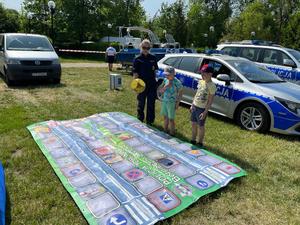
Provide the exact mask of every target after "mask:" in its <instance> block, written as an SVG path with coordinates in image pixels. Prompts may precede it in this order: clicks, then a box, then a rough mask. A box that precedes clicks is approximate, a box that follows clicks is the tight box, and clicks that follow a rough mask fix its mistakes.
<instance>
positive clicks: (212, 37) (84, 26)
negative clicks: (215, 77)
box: [0, 0, 300, 48]
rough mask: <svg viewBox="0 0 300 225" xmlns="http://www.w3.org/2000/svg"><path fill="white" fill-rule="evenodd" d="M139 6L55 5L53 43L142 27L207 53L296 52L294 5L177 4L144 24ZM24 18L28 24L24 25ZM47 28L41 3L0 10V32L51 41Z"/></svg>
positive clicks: (107, 1) (71, 1)
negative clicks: (247, 46) (230, 48)
mask: <svg viewBox="0 0 300 225" xmlns="http://www.w3.org/2000/svg"><path fill="white" fill-rule="evenodd" d="M142 1H143V0H114V1H111V0H55V3H56V10H55V14H54V17H53V19H54V37H53V38H54V40H55V43H56V44H65V43H73V44H76V46H80V45H81V43H82V42H83V41H95V42H98V41H99V40H100V39H101V38H102V37H104V36H108V35H111V36H118V26H144V27H146V28H149V29H150V30H152V31H154V32H155V33H156V34H158V36H159V37H160V39H161V41H162V42H165V35H164V31H166V32H167V33H170V34H172V35H173V36H174V38H175V40H176V41H178V42H180V43H181V46H183V47H184V46H191V45H192V44H193V45H194V46H195V47H201V48H208V47H209V48H213V47H215V46H216V45H217V43H219V42H220V41H224V40H230V41H240V40H243V39H252V38H255V39H265V40H268V41H274V42H277V43H278V44H282V45H285V46H287V47H296V48H299V46H300V39H299V31H298V30H299V29H298V28H299V27H298V18H299V12H300V2H299V0H284V1H283V0H189V1H184V0H177V1H175V2H174V3H172V4H167V3H162V5H161V8H160V10H159V11H158V12H157V13H156V14H155V16H154V17H153V18H146V15H145V9H144V8H143V7H142ZM29 14H32V16H33V17H32V19H28V17H27V16H28V15H29ZM108 24H112V28H108ZM210 27H214V30H213V31H212V30H211V29H210ZM50 28H51V15H50V13H49V9H48V6H47V1H46V0H24V2H23V7H22V11H21V12H20V13H18V12H16V11H15V10H10V9H5V8H4V7H3V6H2V5H1V4H0V31H1V32H18V31H19V32H33V33H40V34H45V35H48V36H49V37H51V32H50V30H51V29H50ZM251 32H255V36H251Z"/></svg>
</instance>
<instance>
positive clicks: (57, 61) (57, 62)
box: [52, 59, 60, 65]
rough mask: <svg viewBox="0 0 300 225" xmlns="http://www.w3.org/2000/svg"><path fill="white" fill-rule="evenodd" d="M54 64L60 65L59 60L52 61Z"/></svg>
mask: <svg viewBox="0 0 300 225" xmlns="http://www.w3.org/2000/svg"><path fill="white" fill-rule="evenodd" d="M52 64H54V65H58V64H60V61H59V59H53V60H52Z"/></svg>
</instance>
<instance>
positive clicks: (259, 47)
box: [217, 40, 300, 84]
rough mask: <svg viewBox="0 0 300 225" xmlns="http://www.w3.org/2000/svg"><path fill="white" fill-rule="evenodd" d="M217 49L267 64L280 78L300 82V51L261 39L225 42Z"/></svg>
mask: <svg viewBox="0 0 300 225" xmlns="http://www.w3.org/2000/svg"><path fill="white" fill-rule="evenodd" d="M217 50H222V51H223V52H224V53H225V54H228V55H231V56H239V57H244V58H247V59H249V60H251V61H254V62H257V63H259V64H262V65H265V66H266V67H267V68H268V69H269V70H271V71H272V72H274V73H275V74H277V75H278V76H279V77H280V78H282V79H284V80H287V81H290V82H293V83H297V84H300V52H299V51H296V50H294V49H290V48H284V47H282V46H280V45H276V44H272V42H267V41H259V40H251V41H242V42H234V43H223V44H220V45H218V48H217Z"/></svg>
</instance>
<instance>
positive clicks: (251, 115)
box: [236, 102, 270, 133]
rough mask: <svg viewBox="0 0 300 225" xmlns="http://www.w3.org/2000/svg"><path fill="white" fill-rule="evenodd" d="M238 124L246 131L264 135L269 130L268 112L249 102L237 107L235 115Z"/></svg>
mask: <svg viewBox="0 0 300 225" xmlns="http://www.w3.org/2000/svg"><path fill="white" fill-rule="evenodd" d="M236 119H237V122H238V124H239V125H240V126H241V127H242V128H243V129H246V130H251V131H258V132H261V133H264V132H266V131H268V130H269V128H270V117H269V114H268V111H267V110H266V109H265V107H264V106H262V105H261V104H259V103H256V102H250V103H246V104H243V105H242V106H240V107H239V109H238V113H237V117H236Z"/></svg>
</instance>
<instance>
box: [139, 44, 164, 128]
mask: <svg viewBox="0 0 300 225" xmlns="http://www.w3.org/2000/svg"><path fill="white" fill-rule="evenodd" d="M150 48H151V44H150V41H149V40H143V42H142V43H141V54H140V55H139V56H138V57H136V58H135V60H134V63H133V77H134V78H135V79H136V78H140V79H142V80H143V81H144V82H145V84H146V88H145V91H144V92H142V93H140V94H138V96H137V100H138V106H137V114H138V119H139V120H140V121H142V122H143V121H144V119H145V114H144V108H145V103H146V100H147V115H146V122H147V124H152V123H153V122H154V119H155V100H156V74H155V72H156V70H158V65H157V59H156V57H155V56H154V55H151V54H150V53H149V50H150Z"/></svg>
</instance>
